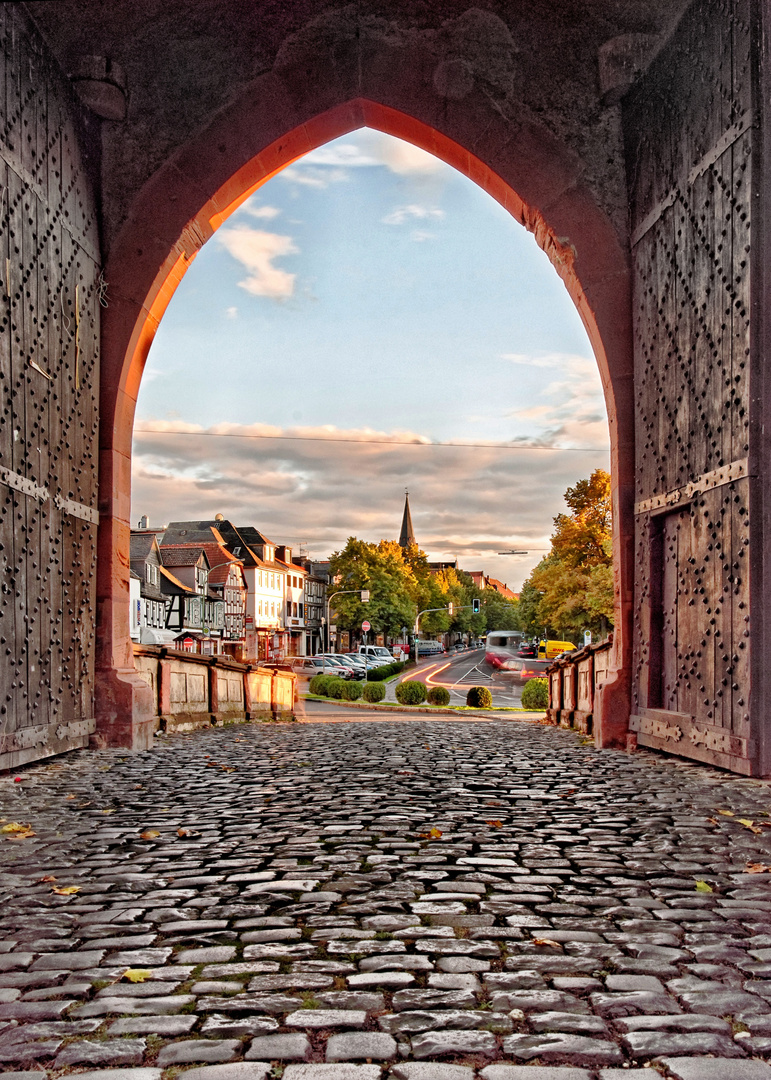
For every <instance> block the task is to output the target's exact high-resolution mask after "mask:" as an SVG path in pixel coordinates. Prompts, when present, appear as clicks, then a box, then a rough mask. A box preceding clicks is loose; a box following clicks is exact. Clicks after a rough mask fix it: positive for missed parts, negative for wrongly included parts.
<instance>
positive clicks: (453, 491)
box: [132, 420, 608, 587]
mask: <svg viewBox="0 0 771 1080" xmlns="http://www.w3.org/2000/svg"><path fill="white" fill-rule="evenodd" d="M137 425H138V426H139V427H142V428H151V429H152V430H151V431H150V432H149V433H140V432H137V433H136V434H135V450H134V462H133V465H134V469H133V481H132V485H133V486H132V497H133V511H132V514H133V518H136V519H137V520H138V517H139V515H141V514H144V513H147V514H149V516H150V520H151V521H152V522H153V523H154V524H159V525H160V524H164V523H165V522H167V521H169V520H185V519H197V518H206V517H208V516H211V517H213V516H214V514H216V513H222V514H224V515H225V516H226V517H230V518H232V519H233V520H234V521H236V523H240V524H253V525H256V526H257V527H258V528H260V529H261V530H262V531H264V532H265V533H266V534H267V535H268V536H271V537H272V538H273V539H274V540H276V541H277V542H279V543H280V542H282V541H286V542H288V543H293V542H295V540H296V539H297V538H298V537H299V538H303V539H307V540H308V542H309V546H310V550H311V552H312V553H313V554H314V555H316V556H317V557H319V558H321V557H325V556H326V555H328V554H329V553H330V552H331V551H333V550H336V549H338V548H339V547H341V546H342V545H344V544H345V541H346V538H347V537H348V536H351V535H356V536H360V537H362V538H363V539H366V540H379V539H381V538H383V537H386V538H389V537H396V536H398V532H399V526H400V523H401V515H402V508H403V499H404V495H403V491H404V486H405V484H407V485H408V486H409V489H410V504H411V507H412V514H413V521H414V524H415V529H416V534H417V537H418V541H419V543H420V545H421V547H422V548H423V549H424V550H425V551H427V552H428V553H429V555H431V556H432V557H434V558H449V557H455V556H457V557H458V558H459V559H460V565H461V567H462V568H465V569H467V570H478V569H484V570H485V571H486V572H487V573H489V574H493V576H495V577H498V578H500V579H501V580H502V581H506V582H508V584H509V586H510V587H519V584H521V582H522V580H523V579H524V578H525V577H526V576H527V574H528V573H529V570H530V569H531V567H532V566H534V565H535V564H536V563H537V562H538V561H539V559H540V558H541V556H542V554H543V553H542V552H539V551H535V550H533V549H535V548H539V547H540V548H545V547H548V536H549V535H550V533H551V529H552V518H553V517H554V516H555V515H556V514H558V513H560V512H562V511H563V510H564V503H563V499H562V495H563V493H564V491H565V489H566V488H567V487H568V486H569V485H571V484H574V483H575V482H576V480H578V479H580V478H581V477H583V476H588V475H589V474H590V472H591V471H592V469H594V468H597V467H604V468H607V467H608V455H607V451H605V450H603V449H601V448H600V449H598V450H597V451H596V452H594V453H591V454H580V455H579V454H571V453H569V452H567V451H554V450H529V451H528V450H507V449H502V448H500V447H497V446H489V447H483V448H481V449H480V448H464V447H440V446H433V445H430V440H428V439H427V438H426V437H425V436H424V435H422V434H421V433H420V432H415V431H409V430H403V431H401V430H392V431H376V430H373V429H371V428H360V429H349V430H341V429H339V428H337V427H334V426H333V425H328V426H323V427H301V426H297V427H289V428H280V427H275V426H271V425H266V424H252V425H238V424H215V425H213V426H211V427H209V428H206V429H204V428H201V427H200V426H198V425H194V424H185V423H182V422H181V421H158V420H156V421H149V420H143V421H138V422H137ZM170 429H174V430H178V429H183V430H185V431H187V432H190V433H191V434H187V435H177V434H170V433H168V432H169V430H170ZM164 432H166V434H164ZM223 434H230V435H281V436H304V437H306V438H308V437H313V438H314V439H318V440H319V441H314V442H311V441H305V442H304V441H291V440H290V439H253V438H244V439H241V438H221V437H209V435H223ZM336 440H344V441H336ZM345 440H348V441H345ZM353 440H357V441H353ZM358 440H361V441H358ZM376 440H385V445H383V443H382V442H380V441H376ZM511 547H518V548H520V547H521V548H526V549H529V550H531V555H530V556H528V557H508V558H507V557H505V556H502V557H498V556H497V554H496V553H497V552H498V551H503V550H505V549H507V548H511Z"/></svg>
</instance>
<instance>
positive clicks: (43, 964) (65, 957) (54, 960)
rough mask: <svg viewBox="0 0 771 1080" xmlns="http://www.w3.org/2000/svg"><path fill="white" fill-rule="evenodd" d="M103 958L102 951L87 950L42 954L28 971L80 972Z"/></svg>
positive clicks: (98, 962) (93, 965)
mask: <svg viewBox="0 0 771 1080" xmlns="http://www.w3.org/2000/svg"><path fill="white" fill-rule="evenodd" d="M103 956H104V949H89V950H88V951H86V952H68V953H43V955H42V956H39V957H38V958H37V960H36V961H35V962H34V964H32V965H31V968H30V970H31V971H50V970H51V969H52V968H53V969H55V970H57V971H80V970H82V969H83V968H91V967H95V966H96V965H97V964H100V963H101V962H102V957H103ZM126 966H127V967H128V966H129V965H128V964H127V965H126Z"/></svg>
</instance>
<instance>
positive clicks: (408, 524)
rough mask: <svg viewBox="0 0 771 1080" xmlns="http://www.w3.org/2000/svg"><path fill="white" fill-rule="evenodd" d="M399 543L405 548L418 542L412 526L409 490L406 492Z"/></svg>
mask: <svg viewBox="0 0 771 1080" xmlns="http://www.w3.org/2000/svg"><path fill="white" fill-rule="evenodd" d="M399 544H400V546H401V547H403V548H406V547H409V546H410V544H417V540H416V539H415V532H414V530H413V528H412V515H411V514H410V493H409V491H405V492H404V516H403V517H402V531H401V533H400V535H399Z"/></svg>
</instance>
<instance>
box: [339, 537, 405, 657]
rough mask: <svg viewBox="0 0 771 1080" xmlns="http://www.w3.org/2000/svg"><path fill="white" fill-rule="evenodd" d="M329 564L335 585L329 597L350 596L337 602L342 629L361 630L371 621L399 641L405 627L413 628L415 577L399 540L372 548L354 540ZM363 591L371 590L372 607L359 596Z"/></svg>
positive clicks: (374, 545) (374, 627) (372, 545)
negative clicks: (364, 623)
mask: <svg viewBox="0 0 771 1080" xmlns="http://www.w3.org/2000/svg"><path fill="white" fill-rule="evenodd" d="M329 564H330V572H331V574H332V578H333V581H334V585H330V586H329V594H330V595H333V594H334V593H336V592H342V593H347V594H348V595H343V596H338V597H336V598H335V600H334V602H333V610H334V611H335V612H336V613H337V615H336V618H337V623H338V625H339V626H341V627H345V628H346V629H348V630H358V629H359V628H360V627H361V624H362V622H363V621H364V620H365V619H367V620H368V621H369V622H370V623H371V624H372V628H373V630H375V631H376V632H378V633H384V634H386V636H387V637H389V638H395V637H399V636H400V635H401V629H402V627H403V626H407V627H411V626H412V624H413V623H414V621H415V613H416V608H415V603H414V600H413V593H414V592H415V575H414V574H413V572H412V568H411V567H410V566H408V565H407V564H406V563H405V562H404V558H403V553H402V549H401V548H400V547H399V545H398V543H396V541H395V540H381V541H380V543H378V544H370V543H367V542H366V541H365V540H358V539H357V538H356V537H355V536H351V537H349V538H348V541H347V543H346V545H345V547H344V548H343V549H342V551H336V552H334V553H333V554H332V555H331V557H330V560H329ZM360 589H369V593H370V599H369V603H364V602H363V601H362V600H361V597H360V596H357V595H356V593H357V591H358V590H360ZM351 590H354V591H353V592H351Z"/></svg>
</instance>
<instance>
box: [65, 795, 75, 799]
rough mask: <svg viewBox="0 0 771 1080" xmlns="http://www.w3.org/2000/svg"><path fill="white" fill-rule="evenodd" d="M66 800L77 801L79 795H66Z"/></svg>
mask: <svg viewBox="0 0 771 1080" xmlns="http://www.w3.org/2000/svg"><path fill="white" fill-rule="evenodd" d="M65 798H66V799H77V795H65Z"/></svg>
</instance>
